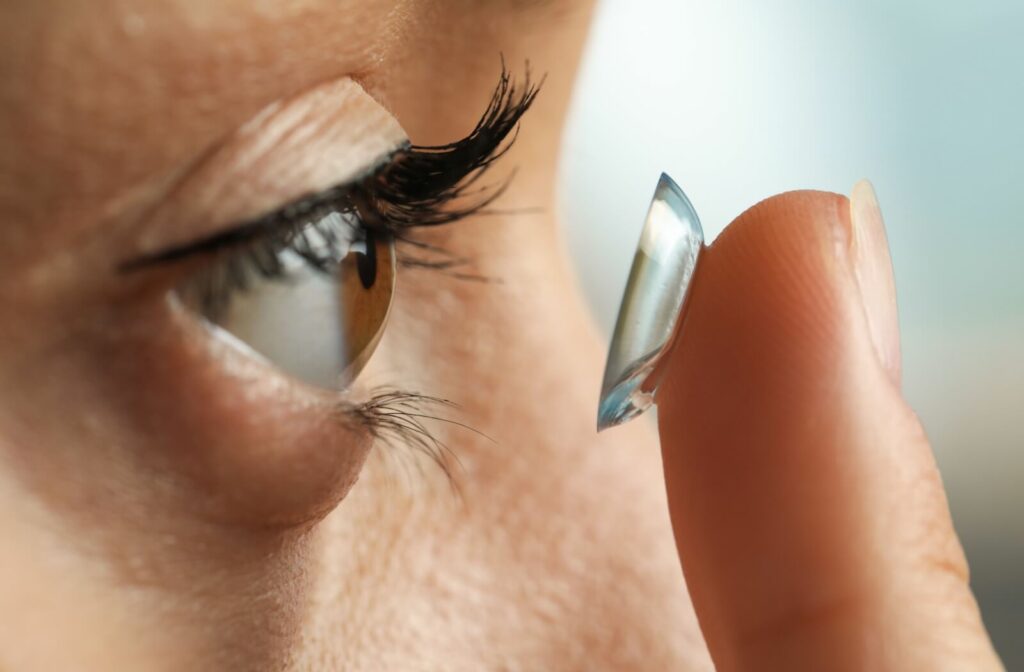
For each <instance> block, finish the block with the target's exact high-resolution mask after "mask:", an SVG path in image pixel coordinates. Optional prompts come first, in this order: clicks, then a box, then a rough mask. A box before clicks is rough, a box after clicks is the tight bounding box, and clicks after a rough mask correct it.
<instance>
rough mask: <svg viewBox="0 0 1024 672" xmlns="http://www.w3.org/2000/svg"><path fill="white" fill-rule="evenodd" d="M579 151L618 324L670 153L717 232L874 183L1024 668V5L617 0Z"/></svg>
mask: <svg viewBox="0 0 1024 672" xmlns="http://www.w3.org/2000/svg"><path fill="white" fill-rule="evenodd" d="M563 156H564V160H563V165H562V180H563V187H564V188H563V191H562V194H563V204H562V205H563V210H564V214H565V216H566V221H567V222H568V231H567V236H568V240H569V244H570V247H571V249H572V251H573V253H574V255H575V257H576V259H577V262H578V267H579V269H580V275H581V278H582V281H583V286H584V289H585V291H586V292H587V295H588V297H589V298H590V299H591V301H592V303H593V305H594V309H595V313H596V315H597V317H598V320H599V322H600V323H601V324H602V326H604V327H605V328H606V329H610V326H611V324H612V321H613V319H614V311H615V309H616V307H617V305H618V301H619V298H620V296H621V291H622V286H623V284H624V282H625V276H626V271H627V269H628V265H629V262H630V260H631V255H632V250H633V248H634V246H635V244H636V239H637V237H638V235H639V228H640V225H641V220H642V218H643V215H644V212H645V211H646V207H647V202H648V200H649V198H650V195H651V193H652V191H653V189H654V185H655V182H656V180H657V177H658V174H659V173H660V172H661V171H662V170H666V171H668V172H669V173H670V174H671V175H672V176H673V177H674V178H675V179H676V181H677V182H678V183H679V184H680V185H681V186H682V187H683V188H684V189H685V190H686V192H687V194H688V195H689V196H690V198H691V200H692V201H693V202H694V204H695V206H696V207H697V209H698V211H699V212H700V213H701V217H702V219H703V221H704V225H705V230H706V231H707V232H708V234H709V235H710V236H714V235H717V233H718V232H720V231H721V229H722V228H723V227H724V226H725V224H726V223H727V222H729V221H730V220H731V219H732V218H734V217H735V216H736V215H738V214H739V213H740V212H741V211H742V210H744V209H746V208H747V207H748V206H750V205H752V204H754V203H755V202H757V201H759V200H761V199H762V198H765V197H767V196H769V195H771V194H773V193H776V192H781V191H786V190H790V189H797V188H818V189H828V190H832V191H838V192H843V193H848V192H849V190H850V187H852V185H853V184H854V183H855V182H856V181H857V180H858V179H860V178H862V177H867V178H869V179H871V180H872V182H873V183H874V184H875V187H876V189H877V191H878V194H879V199H880V201H881V203H882V210H883V213H884V215H885V218H886V223H887V226H888V231H889V237H890V243H891V247H892V256H893V261H894V264H895V268H896V279H897V286H898V292H899V301H900V319H901V326H902V332H903V358H904V370H905V391H906V394H907V396H908V398H909V399H910V401H911V403H912V405H913V406H914V408H915V409H917V410H918V412H919V413H920V415H921V416H922V418H923V421H924V423H925V426H926V427H927V429H928V431H929V434H930V436H931V438H932V441H933V445H934V447H935V450H936V453H937V455H938V458H939V462H940V466H941V467H942V470H943V475H944V478H945V480H946V484H947V487H948V490H949V495H950V500H951V506H952V509H953V514H954V518H955V520H956V523H957V527H958V530H959V531H960V534H961V537H962V538H963V541H964V543H965V546H966V548H967V552H968V556H969V559H970V561H971V570H972V582H973V584H974V586H975V590H976V592H977V594H978V596H979V599H980V602H981V604H982V610H983V613H984V616H985V620H986V623H987V624H988V625H989V627H990V629H991V631H992V634H993V638H994V639H995V641H996V645H997V648H998V649H999V650H1000V653H1001V654H1002V656H1003V657H1004V661H1005V663H1006V664H1007V666H1008V667H1009V668H1010V669H1024V482H1022V481H1024V260H1022V257H1024V217H1022V215H1021V204H1020V201H1021V198H1020V197H1021V195H1024V2H1019V1H1016V2H1011V1H1010V0H976V1H975V2H971V3H966V2H949V1H943V0H938V1H931V2H926V1H924V0H888V1H885V2H883V1H881V0H869V1H867V2H858V3H850V2H838V1H835V0H833V1H825V2H823V1H822V0H782V1H778V2H772V3H766V2H763V0H686V1H679V0H675V1H672V0H645V1H640V2H638V1H636V0H605V1H604V2H603V4H602V5H601V7H600V9H599V14H598V18H597V21H596V24H595V32H594V33H593V35H592V40H591V43H590V46H589V49H588V52H587V55H586V58H585V62H584V68H583V72H582V77H581V81H580V86H579V89H578V91H577V97H576V101H575V103H574V108H573V112H572V117H571V121H570V127H569V133H568V135H567V138H566V145H565V152H564V155H563Z"/></svg>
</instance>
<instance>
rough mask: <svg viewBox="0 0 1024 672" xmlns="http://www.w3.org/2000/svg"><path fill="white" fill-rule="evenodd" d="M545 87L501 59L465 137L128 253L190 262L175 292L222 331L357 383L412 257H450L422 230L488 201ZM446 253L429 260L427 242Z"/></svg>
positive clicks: (155, 263)
mask: <svg viewBox="0 0 1024 672" xmlns="http://www.w3.org/2000/svg"><path fill="white" fill-rule="evenodd" d="M536 92H537V89H536V87H534V86H532V85H530V83H529V80H528V79H527V81H526V82H525V83H524V84H523V85H522V86H517V85H516V84H515V83H513V81H512V79H511V77H510V75H509V73H508V72H507V71H505V70H504V69H503V70H502V74H501V77H500V80H499V83H498V85H497V86H496V88H495V91H494V93H493V95H492V97H491V100H490V102H489V104H488V105H487V107H486V110H485V112H484V114H483V115H482V117H481V118H480V121H479V122H478V123H477V125H476V126H475V127H474V128H473V130H472V131H471V132H470V133H469V134H468V135H467V136H466V137H464V138H462V139H461V140H458V141H455V142H451V143H448V144H444V145H437V146H422V145H416V144H412V143H408V142H407V143H404V144H402V145H401V146H399V147H397V148H395V149H394V150H392V151H390V152H389V153H388V155H387V156H386V157H384V158H383V160H379V161H378V162H377V163H376V164H375V165H373V166H371V167H370V168H368V169H366V170H364V171H362V172H361V173H360V174H358V175H356V176H355V177H354V178H352V179H349V180H347V181H345V182H343V183H340V184H335V185H332V186H329V187H327V188H325V189H322V190H320V191H317V192H315V193H308V194H304V195H302V196H300V197H298V198H296V199H293V200H291V201H289V202H287V203H285V204H284V205H281V206H279V207H276V208H274V209H272V210H270V211H269V212H267V213H265V214H261V215H257V216H255V217H252V218H249V219H246V220H244V221H242V222H240V223H236V224H234V225H231V226H229V227H228V228H225V229H223V230H220V231H217V232H216V233H213V234H211V235H207V236H205V237H199V238H197V239H195V240H191V241H187V242H184V243H181V244H175V245H170V246H167V247H164V248H161V249H158V250H156V251H154V252H151V253H147V254H144V255H140V256H138V257H134V258H131V259H128V260H126V261H125V262H124V263H123V264H122V265H121V267H120V270H121V271H122V272H124V273H132V274H136V273H145V272H147V271H152V270H153V269H154V268H156V267H166V266H174V265H180V266H185V267H187V269H188V270H187V272H186V273H184V275H183V277H182V278H181V279H180V281H179V282H177V283H176V284H175V287H174V289H173V290H172V295H173V297H174V300H176V301H178V302H180V304H181V305H182V306H184V307H185V308H187V309H188V310H189V311H190V312H191V313H193V314H194V315H196V316H197V317H198V318H200V319H201V320H202V321H203V322H204V323H205V324H206V325H207V326H209V327H210V328H211V329H212V330H213V331H214V332H215V333H218V334H220V335H221V336H224V337H227V338H230V339H232V340H234V341H236V342H241V343H242V344H244V346H245V347H246V348H247V349H249V350H251V351H252V352H253V353H255V354H256V355H258V356H261V357H262V358H264V359H266V360H268V361H270V362H272V363H273V364H274V365H275V366H276V367H278V368H279V369H281V370H282V371H284V372H285V373H287V374H289V375H290V376H293V377H295V378H296V379H298V380H301V381H303V382H305V383H309V384H313V385H315V386H318V387H322V388H327V389H342V388H345V387H346V386H347V385H349V384H350V383H351V382H352V381H353V380H354V379H355V378H356V376H357V375H358V374H359V372H360V370H361V369H362V368H363V366H364V365H365V364H366V362H367V361H368V360H369V358H370V356H371V355H372V353H373V351H374V349H375V348H376V346H377V343H378V342H379V340H380V337H381V335H382V333H383V331H384V329H385V325H386V323H387V318H388V314H389V311H390V308H391V304H392V300H393V298H394V295H395V291H396V287H397V286H398V276H399V275H401V273H402V268H403V267H404V266H416V265H420V266H432V267H435V268H438V267H440V268H444V267H445V266H446V265H447V264H449V263H451V262H452V257H450V256H449V257H445V256H444V255H445V254H446V253H445V252H443V251H441V250H438V249H437V248H434V247H433V246H432V245H429V244H427V243H423V242H420V241H418V240H417V239H416V235H415V233H416V230H417V229H421V228H424V227H436V226H441V225H446V224H451V223H454V222H457V221H459V220H462V219H463V218H465V217H468V216H470V215H472V214H475V213H479V212H480V211H481V210H484V209H486V208H487V206H489V205H490V204H491V203H492V202H493V201H494V200H495V199H496V198H497V197H498V196H499V195H500V194H501V192H502V187H503V185H502V184H501V183H498V184H494V183H490V184H487V183H486V180H484V179H482V178H484V176H485V175H486V174H487V173H488V170H489V169H490V168H491V166H492V165H493V164H494V162H495V161H497V160H498V159H499V158H500V157H501V156H502V155H503V154H504V152H505V151H506V150H507V149H508V147H509V146H510V144H511V142H512V140H513V139H514V131H515V129H516V128H517V125H518V123H519V120H520V118H521V117H522V115H523V114H524V113H525V112H526V110H527V109H528V108H529V107H530V104H531V103H532V101H533V99H534V96H535V95H536ZM424 251H427V252H429V253H434V254H435V255H436V254H437V253H440V254H441V255H442V256H441V258H439V259H438V258H435V259H434V260H433V262H424V261H423V259H422V257H421V256H419V255H421V253H422V252H424Z"/></svg>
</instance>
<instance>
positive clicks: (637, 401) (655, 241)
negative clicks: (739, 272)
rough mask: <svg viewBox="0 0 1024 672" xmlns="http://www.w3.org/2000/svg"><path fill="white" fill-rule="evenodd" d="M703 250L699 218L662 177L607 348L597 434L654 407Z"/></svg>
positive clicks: (668, 179) (682, 197)
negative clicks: (663, 365)
mask: <svg viewBox="0 0 1024 672" xmlns="http://www.w3.org/2000/svg"><path fill="white" fill-rule="evenodd" d="M703 247H704V231H703V229H702V228H701V225H700V219H699V218H698V217H697V212H696V211H695V210H694V208H693V205H692V204H691V203H690V200H689V199H688V198H687V197H686V194H684V193H683V190H682V189H680V188H679V186H678V185H677V184H676V183H675V182H674V181H672V178H670V177H669V176H668V175H666V174H664V173H662V175H661V179H659V181H658V186H657V188H656V189H655V191H654V197H653V198H652V199H651V205H650V207H649V208H648V211H647V219H646V221H645V222H644V228H643V231H642V232H641V234H640V242H639V244H638V245H637V249H636V254H635V255H634V257H633V266H632V268H631V269H630V272H629V279H628V280H627V282H626V290H625V293H624V294H623V298H622V304H621V305H620V307H619V315H618V319H617V320H616V323H615V331H614V332H613V335H612V341H611V345H610V346H609V348H608V360H607V363H606V365H605V372H604V380H603V382H602V384H601V397H600V401H599V403H598V412H597V429H598V431H601V430H604V429H607V428H609V427H614V426H615V425H619V424H622V423H624V422H626V421H628V420H630V419H632V418H634V417H636V416H637V415H640V414H641V413H643V412H644V411H646V410H647V409H648V408H650V407H651V406H652V405H653V404H654V395H655V392H656V391H657V387H658V383H659V382H660V378H661V373H662V370H661V367H660V364H661V363H662V361H663V359H664V358H665V356H666V354H667V353H668V352H669V351H670V350H671V348H672V345H673V342H674V339H675V336H676V334H677V332H678V330H679V328H680V326H681V324H682V320H683V317H684V311H685V306H686V298H687V295H688V293H689V289H690V285H691V282H692V280H693V274H694V271H695V270H696V268H697V261H698V259H699V258H700V253H701V250H702V249H703Z"/></svg>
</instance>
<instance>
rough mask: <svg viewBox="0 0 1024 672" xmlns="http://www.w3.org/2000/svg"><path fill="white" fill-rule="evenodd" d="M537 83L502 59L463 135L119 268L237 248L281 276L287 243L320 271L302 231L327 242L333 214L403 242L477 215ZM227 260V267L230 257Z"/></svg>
mask: <svg viewBox="0 0 1024 672" xmlns="http://www.w3.org/2000/svg"><path fill="white" fill-rule="evenodd" d="M542 84H543V79H542V80H541V82H539V83H537V84H533V83H531V81H530V73H529V67H527V72H526V76H525V78H524V81H523V84H522V86H519V85H517V84H516V83H515V82H514V81H513V80H512V77H511V75H510V73H509V72H508V70H507V69H506V68H505V65H504V62H503V63H502V70H501V76H500V78H499V81H498V85H497V86H496V87H495V90H494V92H493V94H492V96H491V100H490V102H489V103H488V105H487V108H486V110H485V111H484V114H483V115H482V116H481V118H480V120H479V121H478V122H477V124H476V126H475V127H474V128H473V130H472V131H471V132H470V133H469V134H468V135H467V136H466V137H465V138H463V139H461V140H458V141H456V142H452V143H448V144H445V145H436V146H425V145H414V144H410V145H407V146H405V147H403V148H400V149H399V150H397V151H396V152H394V153H393V154H392V155H391V156H390V157H388V158H387V160H385V161H384V162H383V164H381V165H380V166H379V167H378V168H377V169H375V170H372V171H371V172H370V173H368V174H367V175H365V176H364V177H362V178H360V179H358V180H356V181H354V182H350V183H347V184H342V185H337V186H334V187H330V188H328V189H326V190H324V191H322V192H319V193H316V194H312V195H309V196H305V197H302V198H299V199H297V200H295V201H292V202H290V203H288V204H286V205H284V206H282V207H281V208H279V209H277V210H275V211H273V212H271V213H269V214H266V215H263V216H260V217H257V218H255V219H253V220H250V221H249V222H246V223H243V224H241V225H239V226H237V227H234V228H233V229H231V230H228V231H224V232H221V233H218V234H215V235H213V236H209V237H207V238H204V239H201V240H199V241H195V242H191V243H186V244H184V245H180V246H176V247H172V248H169V249H166V250H162V251H159V252H156V253H153V254H149V255H145V256H142V257H137V258H135V259H131V260H129V261H127V262H125V263H123V264H122V265H121V266H120V267H119V269H120V270H121V271H123V272H129V271H134V270H138V269H141V268H146V267H149V266H153V265H157V264H164V263H170V262H175V261H179V260H182V259H185V258H188V257H192V256H195V255H209V254H214V253H220V252H224V251H239V250H241V251H242V252H243V257H244V261H246V262H248V263H247V265H248V266H249V267H250V270H254V271H255V272H257V273H258V274H260V275H263V276H268V277H273V276H277V275H280V274H281V267H280V264H278V263H275V261H274V259H275V258H276V255H277V253H278V252H280V251H281V250H282V249H286V248H292V249H295V251H296V252H298V254H299V255H300V256H301V257H302V258H303V259H304V260H305V261H307V262H308V263H310V264H311V265H312V266H314V267H316V268H318V269H320V270H325V269H326V268H329V267H330V265H331V264H333V263H334V262H336V259H335V258H334V256H333V255H331V254H329V253H328V254H322V255H318V254H317V253H316V251H315V250H314V249H313V248H312V246H310V245H308V241H306V240H305V238H304V236H303V232H304V231H307V230H308V229H310V228H314V229H316V231H317V233H318V234H319V235H320V236H321V237H323V238H324V239H327V240H328V241H329V240H331V239H332V238H333V234H332V232H331V231H330V230H329V228H327V227H328V226H329V223H324V222H325V218H327V217H328V216H329V215H331V214H332V213H338V214H339V215H341V216H343V217H344V216H346V215H355V217H356V218H357V219H358V223H359V225H360V226H361V227H363V228H365V229H366V230H367V231H370V232H372V233H374V234H377V235H381V234H383V235H389V236H393V237H395V238H396V239H399V240H408V230H409V229H412V228H418V227H429V226H439V225H443V224H448V223H451V222H454V221H457V220H459V219H462V218H464V217H467V216H469V215H472V214H474V213H477V212H479V211H480V210H482V209H484V208H486V207H487V206H489V205H490V204H491V203H493V202H494V200H495V199H496V198H498V197H499V196H500V195H501V194H502V193H503V192H504V190H505V188H506V187H507V186H508V180H506V181H504V182H503V183H501V184H498V185H492V186H491V187H485V188H482V189H479V190H477V191H476V192H472V191H470V190H471V188H472V187H474V185H476V184H477V183H478V181H479V179H480V178H481V177H482V176H483V175H484V174H486V173H487V171H488V170H489V169H490V167H491V166H492V165H493V164H494V162H495V161H497V160H498V159H499V158H501V156H503V155H504V154H505V152H507V151H508V149H509V148H510V147H511V146H512V143H513V142H514V141H515V133H514V131H517V129H518V124H519V120H520V119H521V118H522V116H523V114H525V113H526V111H527V110H528V109H529V108H530V106H531V104H532V103H533V101H534V98H535V97H536V95H537V92H538V91H539V89H540V86H541V85H542ZM510 133H511V134H512V137H511V138H509V137H508V136H509V134H510ZM506 139H508V142H506ZM322 223H323V225H322V228H319V229H317V228H316V227H317V226H318V224H322ZM239 261H243V259H236V263H237V262H239ZM226 263H228V264H229V266H230V265H232V261H231V260H230V259H228V260H226ZM224 275H225V278H226V279H227V280H228V282H229V283H231V284H242V285H243V287H244V283H245V279H244V276H245V274H244V273H240V272H239V269H238V268H237V267H236V268H234V269H231V268H229V269H226V270H225V274H224Z"/></svg>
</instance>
